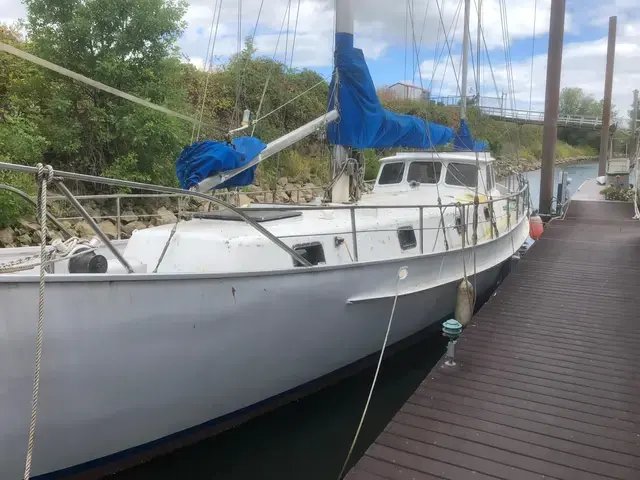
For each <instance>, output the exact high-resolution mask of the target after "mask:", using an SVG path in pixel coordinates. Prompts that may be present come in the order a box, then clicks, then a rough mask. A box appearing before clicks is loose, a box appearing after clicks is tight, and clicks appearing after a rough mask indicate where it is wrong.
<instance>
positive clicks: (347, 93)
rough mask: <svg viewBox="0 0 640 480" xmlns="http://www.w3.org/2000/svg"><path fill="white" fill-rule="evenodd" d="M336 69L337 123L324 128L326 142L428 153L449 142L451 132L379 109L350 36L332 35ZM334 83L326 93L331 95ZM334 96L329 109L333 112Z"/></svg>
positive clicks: (373, 88)
mask: <svg viewBox="0 0 640 480" xmlns="http://www.w3.org/2000/svg"><path fill="white" fill-rule="evenodd" d="M335 62H336V68H337V72H338V78H339V80H340V84H339V90H338V108H339V113H340V119H339V120H338V121H337V122H333V123H330V124H329V126H328V128H327V135H328V137H329V141H330V142H331V143H333V144H336V145H344V146H348V147H354V148H388V147H408V148H420V149H429V148H433V147H435V146H436V145H444V144H447V143H449V142H450V141H451V138H452V137H453V129H451V128H449V127H445V126H443V125H438V124H435V123H430V122H426V121H425V120H423V119H421V118H417V117H412V116H410V115H400V114H397V113H393V112H390V111H388V110H385V109H384V108H382V104H381V103H380V99H378V95H377V94H376V89H375V86H374V84H373V80H372V79H371V75H370V74H369V69H368V67H367V63H366V62H365V59H364V54H363V53H362V50H360V49H358V48H354V47H353V34H350V33H337V34H336V58H335ZM334 82H335V75H334V79H333V80H332V81H331V86H330V88H329V92H331V93H333V92H334V87H335V85H334ZM334 102H335V95H331V98H330V99H329V109H330V110H332V109H333V108H335V106H334Z"/></svg>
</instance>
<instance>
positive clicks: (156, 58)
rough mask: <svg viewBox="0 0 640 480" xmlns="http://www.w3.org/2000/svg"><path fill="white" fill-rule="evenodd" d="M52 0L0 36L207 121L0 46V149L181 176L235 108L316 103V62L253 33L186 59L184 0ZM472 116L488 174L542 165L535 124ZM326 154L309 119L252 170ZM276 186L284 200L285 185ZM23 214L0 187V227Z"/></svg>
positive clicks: (293, 167)
mask: <svg viewBox="0 0 640 480" xmlns="http://www.w3.org/2000/svg"><path fill="white" fill-rule="evenodd" d="M51 1H54V3H61V2H59V1H58V0H28V1H27V2H25V5H26V7H27V16H26V19H25V21H24V22H23V23H21V24H20V25H13V26H7V25H2V24H0V41H3V42H5V43H8V44H11V45H13V46H15V47H17V48H19V49H21V50H24V51H27V52H29V53H32V54H34V55H37V56H39V57H41V58H44V59H46V60H49V61H51V62H53V63H56V64H58V65H62V66H64V67H65V68H68V69H70V70H72V71H75V72H78V73H80V74H82V75H85V76H87V77H89V78H94V79H96V80H98V81H100V82H103V83H105V84H107V85H111V86H113V87H115V88H118V89H121V90H125V91H127V92H129V93H131V94H133V95H136V96H138V97H141V98H145V99H147V100H149V101H151V102H153V103H156V104H159V105H163V106H166V107H167V108H170V109H172V110H174V111H179V112H182V113H185V114H188V115H190V116H193V117H196V118H199V117H200V116H201V118H202V119H203V120H204V121H205V122H207V124H208V125H215V127H210V126H208V127H202V129H196V128H193V127H192V125H191V124H189V123H187V122H184V121H183V120H180V119H177V118H173V117H167V116H166V115H164V114H162V113H159V112H156V111H151V110H148V109H145V108H143V107H141V106H139V105H135V104H131V103H129V102H127V101H125V100H123V99H120V98H117V97H113V96H111V95H109V94H107V93H105V92H101V91H96V90H94V89H92V88H89V87H87V86H85V85H82V84H79V83H77V82H74V81H72V80H70V79H68V78H65V77H61V76H60V75H57V74H55V73H53V72H49V71H46V70H43V69H41V68H39V67H37V66H34V65H32V64H29V63H27V62H25V61H23V60H21V59H19V58H16V57H13V56H11V55H1V56H0V161H5V162H14V163H21V164H27V165H35V164H37V163H39V162H42V163H48V164H51V165H52V166H53V167H54V168H58V169H63V170H70V171H75V172H79V173H87V174H93V175H103V176H111V177H118V178H122V179H128V180H133V181H139V182H147V183H155V184H160V185H170V186H177V178H176V174H175V161H176V159H177V158H178V155H179V154H180V152H181V151H182V149H183V148H184V146H186V145H189V144H191V143H192V142H193V141H194V140H197V139H198V138H199V139H200V140H203V139H215V140H222V138H223V137H224V132H226V131H228V130H230V129H231V128H235V127H237V126H238V125H239V124H240V121H241V118H242V112H243V110H244V109H249V110H250V111H251V112H252V118H263V119H262V120H261V121H259V122H258V123H257V124H256V125H255V132H252V133H253V134H254V135H255V136H257V137H259V138H260V139H261V140H263V141H265V142H270V141H272V140H274V139H275V138H277V137H279V136H281V135H283V134H285V133H287V132H289V131H291V130H293V129H295V128H297V127H299V126H300V125H303V124H304V123H306V122H308V121H309V120H311V119H313V118H317V117H319V116H320V115H322V114H323V113H324V112H325V111H326V108H327V99H328V95H329V84H328V82H327V79H325V78H324V77H322V76H321V75H319V74H318V73H317V72H314V71H312V70H309V69H297V68H291V67H289V66H287V65H285V64H283V63H281V62H278V61H274V60H272V59H271V58H267V57H261V56H258V55H257V54H256V49H255V48H254V46H253V44H252V42H251V39H247V40H246V42H245V47H244V50H242V51H241V52H240V53H238V54H235V55H233V56H231V57H230V58H229V59H228V60H227V61H226V62H225V63H223V64H220V65H216V69H215V71H214V72H212V73H208V72H206V71H203V70H200V69H198V68H196V67H195V66H194V65H192V64H191V63H189V62H188V61H186V60H188V59H185V58H184V57H183V56H182V55H181V53H180V52H179V50H178V48H177V40H178V39H179V38H180V36H181V35H182V34H183V33H184V29H185V22H184V15H185V13H186V3H185V2H183V1H181V0H175V1H174V0H172V1H168V0H144V1H143V0H131V1H130V2H128V8H127V9H125V10H123V9H118V8H114V9H110V10H109V11H110V15H111V16H112V17H113V18H112V21H110V22H104V21H102V20H103V16H104V11H105V10H104V8H105V7H104V6H103V5H102V2H88V3H85V2H81V1H80V0H71V1H70V2H66V3H65V6H64V8H62V7H60V8H61V9H62V10H59V9H56V8H51V7H50V4H51ZM65 9H66V10H69V9H72V10H73V15H67V14H63V13H61V12H62V11H63V10H65ZM66 10H65V11H66ZM121 16H122V18H120V17H121ZM128 24H131V25H136V30H135V32H134V31H128V32H126V34H122V33H123V32H121V31H120V30H119V29H120V28H123V27H122V26H123V25H128ZM23 32H26V36H25V35H24V34H23ZM92 38H108V39H110V43H109V45H106V44H105V45H103V44H96V43H95V42H92V40H91V39H92ZM267 82H268V88H266V89H265V88H264V87H265V84H266V83H267ZM205 85H207V88H206V90H207V93H206V94H205ZM263 92H264V93H263ZM303 92H306V93H305V94H304V95H301V94H302V93H303ZM299 95H301V96H299ZM298 96H299V98H296V97H298ZM379 96H380V98H381V101H382V104H383V106H384V107H385V108H388V109H390V110H392V111H394V112H398V113H403V114H409V115H414V116H418V117H421V118H424V119H426V120H427V121H430V122H435V123H440V124H443V125H447V126H450V127H454V128H457V125H458V124H459V120H460V117H459V109H458V107H456V106H446V105H439V104H436V103H433V102H429V101H419V100H416V101H403V100H396V99H393V98H389V95H388V90H386V89H384V88H382V89H381V90H380V91H379ZM294 98H295V100H294V101H292V102H291V103H287V102H289V101H290V100H292V99H294ZM471 103H473V102H471ZM285 104H286V105H285ZM283 105H284V106H283ZM468 121H469V124H470V127H471V131H472V132H473V134H474V136H475V137H476V138H477V139H481V140H486V141H487V142H488V145H489V147H490V150H491V153H492V154H493V156H494V157H496V158H497V159H498V162H497V173H498V174H500V172H507V173H510V172H522V171H526V170H534V169H536V168H538V167H539V163H540V160H539V158H540V154H541V150H542V127H540V126H534V125H523V126H517V125H514V124H509V123H505V122H501V121H497V120H493V119H490V118H486V117H483V116H482V115H481V114H480V112H479V110H478V109H477V108H475V107H474V106H473V105H471V106H470V108H469V112H468ZM559 135H560V133H559ZM593 135H594V132H586V133H583V132H579V131H576V132H573V131H571V132H569V134H567V135H564V134H563V135H562V137H561V140H559V142H558V147H557V157H558V160H557V163H558V164H562V163H571V162H576V161H580V160H581V159H587V158H592V157H595V156H596V155H597V150H596V149H595V148H593V145H597V144H598V143H597V137H596V138H594V137H593ZM395 151H397V150H379V151H374V150H366V151H364V152H363V153H364V158H365V164H366V169H365V179H366V180H371V179H373V178H375V176H376V174H377V171H378V167H379V162H378V159H379V158H381V157H383V156H387V155H392V154H393V153H394V152H395ZM329 165H330V149H329V145H327V141H326V136H325V135H324V133H323V132H318V133H317V134H315V135H312V136H310V137H308V138H307V139H305V140H304V141H302V142H299V143H298V144H296V145H295V147H293V148H290V149H287V150H286V151H283V152H282V153H281V154H279V155H277V156H275V157H274V158H272V159H269V160H267V161H266V162H264V163H263V164H261V165H260V167H259V168H258V171H257V175H256V178H257V182H256V183H257V185H259V187H260V189H261V190H271V191H277V190H278V182H279V181H280V180H281V179H282V178H284V177H286V179H287V184H291V185H297V186H299V187H300V186H301V187H305V186H306V185H310V184H312V185H313V186H314V188H321V186H323V185H327V184H328V183H329V181H330V178H329V177H330V174H329ZM0 183H5V184H9V185H13V186H15V187H17V188H20V189H22V190H25V191H27V192H28V193H30V194H34V193H35V183H34V181H33V178H32V177H30V176H28V175H25V174H14V173H7V172H0ZM316 186H318V187H316ZM69 187H70V188H71V189H72V190H73V191H74V193H77V194H83V195H90V194H105V193H127V192H126V191H125V190H121V189H114V188H111V187H105V186H101V185H91V184H80V183H75V182H70V184H69ZM280 187H286V185H285V186H280ZM307 190H311V191H313V188H311V189H307ZM130 193H135V192H130ZM244 193H246V192H244ZM249 193H251V192H249ZM280 200H281V201H284V200H285V199H284V197H283V196H282V195H280ZM289 200H291V199H289ZM256 201H259V199H258V200H256ZM142 207H144V205H143V206H142ZM149 208H151V207H149ZM154 208H155V207H154ZM32 215H33V211H32V208H31V207H30V206H29V205H27V204H25V202H24V201H23V200H22V199H19V198H17V197H16V196H15V195H13V194H10V193H8V192H2V191H0V229H5V230H6V229H7V228H11V229H15V230H17V231H18V232H22V231H24V232H25V233H21V235H23V234H27V233H28V234H29V235H31V232H27V231H25V228H26V227H24V224H25V223H30V219H31V217H32ZM7 239H8V235H5V236H4V240H3V239H2V238H0V246H3V245H4V246H6V245H7V244H8V243H13V242H8V241H5V240H7ZM24 240H25V241H26V237H25V238H24Z"/></svg>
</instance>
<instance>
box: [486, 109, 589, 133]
mask: <svg viewBox="0 0 640 480" xmlns="http://www.w3.org/2000/svg"><path fill="white" fill-rule="evenodd" d="M480 111H481V112H482V113H483V114H485V115H489V116H492V117H498V118H503V119H505V120H514V121H521V122H524V123H535V124H541V123H544V112H536V111H529V110H514V109H510V108H502V107H490V106H480ZM558 125H559V126H565V127H578V128H593V129H598V128H600V127H602V118H601V117H590V116H586V115H558Z"/></svg>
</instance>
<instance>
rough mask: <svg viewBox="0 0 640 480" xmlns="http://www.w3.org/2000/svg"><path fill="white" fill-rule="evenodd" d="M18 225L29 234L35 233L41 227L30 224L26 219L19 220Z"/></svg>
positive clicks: (33, 223) (34, 223)
mask: <svg viewBox="0 0 640 480" xmlns="http://www.w3.org/2000/svg"><path fill="white" fill-rule="evenodd" d="M18 223H19V224H20V226H21V227H22V229H23V230H24V231H25V232H28V233H33V232H37V231H39V230H40V225H38V224H37V223H36V222H30V221H28V220H26V219H24V218H21V219H20V220H18Z"/></svg>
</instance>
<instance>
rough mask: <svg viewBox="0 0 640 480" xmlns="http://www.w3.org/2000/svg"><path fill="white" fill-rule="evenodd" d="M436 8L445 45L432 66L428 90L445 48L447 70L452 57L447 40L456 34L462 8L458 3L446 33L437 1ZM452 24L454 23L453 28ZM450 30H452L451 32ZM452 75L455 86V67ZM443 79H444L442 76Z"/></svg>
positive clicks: (460, 1)
mask: <svg viewBox="0 0 640 480" xmlns="http://www.w3.org/2000/svg"><path fill="white" fill-rule="evenodd" d="M442 3H443V7H444V1H443V2H442ZM436 6H437V7H438V13H439V15H440V24H439V25H440V26H441V27H442V33H443V34H444V42H445V43H444V44H442V45H441V49H440V54H439V55H438V58H437V62H436V63H435V64H434V66H433V72H432V75H431V80H430V81H429V90H431V89H432V86H433V80H434V78H435V75H436V70H437V69H438V66H439V65H440V62H441V61H442V56H443V55H444V49H445V47H447V48H448V50H449V53H448V57H447V61H446V63H445V71H446V68H447V66H448V64H449V59H450V58H452V56H451V47H450V46H449V38H453V37H454V36H455V34H456V31H457V30H458V21H459V20H460V11H461V7H462V0H459V1H458V7H457V9H456V12H455V13H454V16H453V19H452V20H451V25H449V30H448V32H447V30H446V28H445V26H444V20H443V11H440V5H439V4H438V0H436ZM454 23H455V26H454ZM451 30H453V32H452V31H451ZM453 75H454V77H455V79H456V84H457V83H458V75H457V74H456V71H455V67H454V68H453ZM443 78H444V74H443ZM443 81H444V80H443ZM458 88H459V87H458ZM440 91H442V85H441V86H440Z"/></svg>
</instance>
